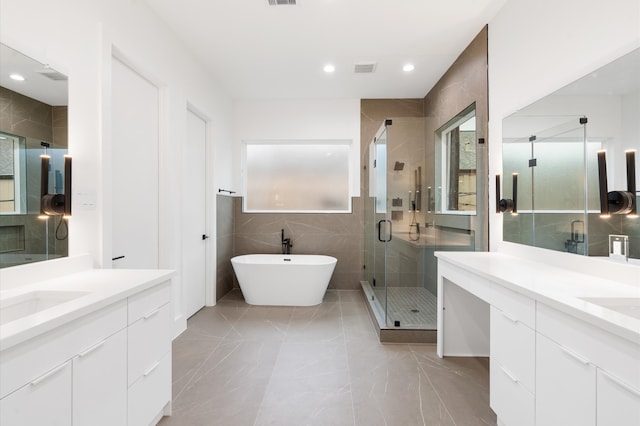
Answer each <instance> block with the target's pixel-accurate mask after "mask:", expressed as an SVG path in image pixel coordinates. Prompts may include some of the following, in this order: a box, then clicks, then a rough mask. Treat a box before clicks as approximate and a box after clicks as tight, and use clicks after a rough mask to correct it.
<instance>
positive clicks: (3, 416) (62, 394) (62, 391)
mask: <svg viewBox="0 0 640 426" xmlns="http://www.w3.org/2000/svg"><path fill="white" fill-rule="evenodd" d="M0 424H1V425H7V426H9V425H25V426H26V425H38V426H45V425H46V426H69V425H70V424H71V362H70V361H68V362H66V363H64V364H62V365H60V366H58V367H56V368H54V369H52V370H50V371H49V372H47V373H45V374H43V375H42V376H40V377H38V378H37V379H35V380H33V381H32V382H31V383H28V384H27V385H25V386H23V387H21V388H20V389H18V390H17V391H15V392H13V393H12V394H9V395H7V396H6V397H4V398H3V399H2V400H0Z"/></svg>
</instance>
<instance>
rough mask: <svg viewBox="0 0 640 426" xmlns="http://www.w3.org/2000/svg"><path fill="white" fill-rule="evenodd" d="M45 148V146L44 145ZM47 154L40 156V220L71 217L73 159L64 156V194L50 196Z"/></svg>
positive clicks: (48, 157)
mask: <svg viewBox="0 0 640 426" xmlns="http://www.w3.org/2000/svg"><path fill="white" fill-rule="evenodd" d="M43 146H44V145H43ZM50 159H51V157H50V156H49V155H47V154H43V155H41V156H40V216H38V218H40V219H47V218H48V217H49V216H57V215H62V217H63V218H64V219H68V218H70V217H71V157H70V156H69V155H65V156H64V194H49V160H50Z"/></svg>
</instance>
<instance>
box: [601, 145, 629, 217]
mask: <svg viewBox="0 0 640 426" xmlns="http://www.w3.org/2000/svg"><path fill="white" fill-rule="evenodd" d="M606 155H607V152H606V151H604V150H602V151H598V177H599V180H600V217H609V216H610V215H612V214H624V215H627V216H629V217H638V206H637V205H636V204H637V203H636V164H635V163H636V152H635V150H629V151H625V156H626V159H627V190H626V191H611V192H609V189H608V188H607V157H606Z"/></svg>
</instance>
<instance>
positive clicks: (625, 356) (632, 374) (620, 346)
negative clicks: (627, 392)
mask: <svg viewBox="0 0 640 426" xmlns="http://www.w3.org/2000/svg"><path fill="white" fill-rule="evenodd" d="M536 322H537V331H538V332H539V333H540V334H542V335H544V336H546V337H548V338H549V339H551V340H553V341H555V342H556V343H558V344H559V345H560V346H561V347H563V348H565V349H566V350H568V351H571V352H572V353H575V354H577V355H579V356H580V357H582V358H584V359H585V361H588V362H589V363H591V364H593V365H595V366H597V367H599V368H601V369H603V370H605V371H606V372H607V373H609V374H610V375H611V376H612V377H615V378H617V379H619V380H620V381H622V382H623V383H627V384H628V385H630V386H632V387H633V388H635V389H640V344H638V343H634V342H631V341H629V340H626V339H623V338H622V337H619V336H616V335H614V334H612V333H609V332H607V331H604V330H603V329H601V328H599V327H597V326H594V325H592V324H589V323H588V322H586V321H583V320H581V319H578V318H576V317H574V316H572V315H569V314H566V313H564V312H561V311H559V310H557V309H554V308H551V307H549V306H546V305H544V304H542V303H538V306H537V308H536Z"/></svg>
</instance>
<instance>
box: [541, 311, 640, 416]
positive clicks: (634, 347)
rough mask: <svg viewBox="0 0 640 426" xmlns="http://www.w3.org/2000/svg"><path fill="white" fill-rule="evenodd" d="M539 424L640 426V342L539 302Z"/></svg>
mask: <svg viewBox="0 0 640 426" xmlns="http://www.w3.org/2000/svg"><path fill="white" fill-rule="evenodd" d="M536 313H537V331H538V333H537V340H536V392H537V394H536V423H537V424H538V425H545V424H562V425H568V426H571V425H576V426H589V425H598V426H621V425H639V424H640V342H639V343H637V344H636V343H633V342H631V341H629V340H626V339H622V338H619V337H617V336H615V335H613V334H611V333H607V332H605V331H604V330H602V329H600V328H598V327H593V326H591V325H589V324H588V323H586V322H584V321H581V320H580V319H578V318H576V317H574V316H572V315H568V314H566V313H564V312H560V311H559V310H557V309H554V308H551V307H548V306H546V305H545V304H543V303H538V304H537V308H536Z"/></svg>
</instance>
